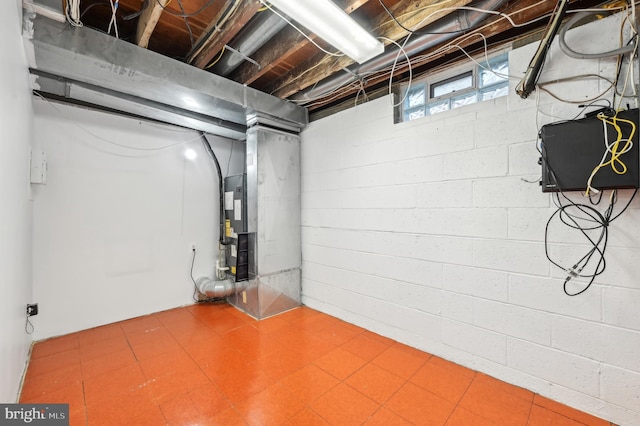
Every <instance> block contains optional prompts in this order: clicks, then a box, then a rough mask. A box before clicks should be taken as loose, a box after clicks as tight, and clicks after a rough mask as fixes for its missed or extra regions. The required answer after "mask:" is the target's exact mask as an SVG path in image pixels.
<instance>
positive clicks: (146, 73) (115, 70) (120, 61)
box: [24, 0, 308, 140]
mask: <svg viewBox="0 0 640 426" xmlns="http://www.w3.org/2000/svg"><path fill="white" fill-rule="evenodd" d="M41 1H46V0H36V1H35V2H34V4H40V2H41ZM24 36H25V45H26V50H27V52H29V54H28V56H29V65H30V68H31V74H32V75H33V76H34V83H33V86H34V89H35V90H40V91H41V93H43V94H44V95H47V94H49V93H51V94H52V95H55V96H57V97H59V98H67V99H69V100H72V101H73V100H75V101H81V102H83V103H87V104H95V105H103V104H105V106H108V107H109V108H111V109H113V110H118V111H122V112H125V113H130V114H135V115H140V116H143V117H148V118H151V119H154V120H160V121H166V122H169V123H174V124H175V123H179V122H180V119H181V117H187V118H188V123H185V124H182V125H184V126H186V127H191V128H194V129H196V130H202V131H205V132H208V133H211V134H216V135H220V136H224V137H230V138H233V139H238V140H242V139H244V136H245V135H244V133H245V130H246V125H247V117H248V116H250V115H252V114H262V115H265V116H270V117H273V118H274V119H276V120H279V121H282V122H286V123H289V124H290V125H291V126H293V127H297V128H298V129H302V128H304V126H305V125H306V124H307V123H308V114H307V110H306V109H305V108H302V107H299V106H297V105H295V104H294V103H292V102H288V101H285V100H282V99H279V98H276V97H275V96H271V95H269V94H266V93H263V92H260V91H258V90H255V89H252V88H251V87H248V86H245V85H242V84H239V83H236V82H234V81H231V80H228V79H225V78H223V77H220V76H218V75H215V74H212V73H210V72H207V71H203V70H200V69H198V68H195V67H193V66H191V65H188V64H185V63H182V62H179V61H176V60H173V59H171V58H167V57H165V56H162V55H160V54H158V53H155V52H152V51H149V50H147V49H143V48H141V47H139V46H137V45H134V44H131V43H127V42H126V41H123V40H118V39H116V38H114V37H111V36H109V35H107V34H103V33H100V32H98V31H95V30H92V29H90V28H86V27H78V28H73V27H69V25H68V24H66V23H61V22H56V21H54V20H51V19H48V18H45V17H43V16H35V15H34V14H33V13H27V14H25V22H24ZM49 90H52V91H49Z"/></svg>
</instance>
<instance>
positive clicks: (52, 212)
mask: <svg viewBox="0 0 640 426" xmlns="http://www.w3.org/2000/svg"><path fill="white" fill-rule="evenodd" d="M34 105H35V106H34V108H35V140H36V144H37V145H38V147H40V148H42V149H43V150H44V151H45V153H46V155H47V161H48V174H47V184H46V185H42V186H38V187H37V188H36V190H35V193H34V195H35V197H34V261H33V274H34V276H33V280H34V298H35V300H37V301H38V302H39V304H40V305H39V306H40V314H39V315H38V317H37V318H36V321H34V323H35V326H36V333H35V338H36V339H42V338H46V337H50V336H55V335H60V334H65V333H69V332H73V331H76V330H82V329H87V328H91V327H94V326H98V325H102V324H106V323H111V322H115V321H119V320H123V319H126V318H131V317H135V316H139V315H145V314H149V313H152V312H157V311H161V310H164V309H169V308H173V307H176V306H181V305H185V304H188V303H192V293H193V284H192V282H191V279H190V277H189V268H190V265H191V253H192V252H191V243H192V242H195V243H196V247H197V258H196V264H195V271H194V276H195V277H196V278H197V277H198V276H201V275H208V276H210V277H212V276H213V269H214V266H215V256H217V246H218V244H217V240H218V232H219V226H218V223H219V222H218V178H217V174H216V171H215V166H214V164H213V161H212V160H211V159H210V158H209V157H208V156H207V153H206V151H205V150H204V147H203V145H202V143H201V140H200V138H199V136H198V134H197V133H196V132H193V131H186V130H184V129H180V128H176V127H171V126H164V125H159V124H154V123H150V122H146V121H139V120H135V119H132V118H127V117H122V116H117V115H112V114H107V113H103V112H97V111H93V110H87V109H84V108H78V107H73V106H67V105H62V104H58V103H50V102H47V101H43V100H40V99H38V100H36V101H35V102H34ZM209 140H210V141H211V143H212V146H213V148H214V151H215V152H216V154H217V155H218V158H219V160H220V163H221V166H222V169H223V174H225V175H226V174H227V166H228V164H230V168H231V174H237V173H241V172H242V170H243V167H244V143H241V142H235V143H234V142H232V141H230V140H226V139H222V138H217V137H213V136H210V137H209ZM116 144H120V145H124V146H126V147H122V146H117V145H116ZM232 145H233V157H232V158H231V160H230V154H231V146H232ZM166 146H170V148H167V149H157V148H162V147H166ZM127 147H136V148H139V149H138V150H136V149H130V148H127ZM187 148H191V149H193V150H195V151H196V152H197V154H198V157H197V158H196V159H195V160H194V161H189V160H187V159H186V158H185V157H184V155H183V154H184V151H185V149H187Z"/></svg>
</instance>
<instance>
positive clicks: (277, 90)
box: [61, 0, 611, 117]
mask: <svg viewBox="0 0 640 426" xmlns="http://www.w3.org/2000/svg"><path fill="white" fill-rule="evenodd" d="M334 2H335V3H336V4H337V5H338V6H339V7H341V8H342V9H343V10H345V11H346V12H347V13H349V14H350V15H351V16H352V17H353V18H354V19H355V20H356V21H357V22H358V23H360V24H361V25H362V26H363V27H364V28H365V29H367V30H368V31H369V32H370V33H371V34H372V35H374V36H375V37H378V38H379V40H381V41H382V42H383V43H384V44H385V45H386V46H387V51H388V52H392V53H387V54H388V55H389V54H393V57H394V59H395V57H396V54H395V52H397V50H395V49H397V47H396V46H395V45H394V42H397V43H402V42H403V41H404V39H405V38H406V37H407V35H408V34H409V31H408V30H410V31H413V32H414V34H412V38H415V37H418V36H419V35H424V33H428V32H437V33H438V34H432V35H431V39H432V40H431V41H430V43H427V44H424V46H421V47H419V48H417V49H414V50H412V51H411V52H407V55H408V56H409V60H410V63H411V68H412V73H413V75H414V76H415V75H416V74H424V73H426V72H428V71H429V70H430V69H432V68H434V67H437V66H442V64H447V63H453V62H455V61H457V60H465V59H464V58H465V56H464V54H463V53H462V52H461V51H460V49H458V48H456V49H448V50H442V49H441V48H442V47H443V46H446V45H447V44H452V43H455V44H456V45H458V46H459V47H460V48H463V49H465V50H467V51H468V52H469V53H474V52H476V53H477V52H480V51H481V50H482V49H483V48H484V43H483V42H482V39H481V38H480V37H463V36H465V35H469V34H473V33H474V32H479V33H481V34H482V35H483V36H484V37H486V39H487V41H488V45H489V46H499V45H501V44H504V43H508V42H510V41H513V40H515V39H518V38H521V37H523V36H526V35H528V34H531V33H534V32H540V30H541V29H543V28H544V27H545V26H546V25H547V23H548V21H549V16H550V14H551V13H552V12H553V9H554V7H555V5H556V2H555V1H549V0H511V1H508V0H505V1H494V2H488V1H487V0H475V1H472V0H411V1H409V0H334ZM67 3H68V4H67ZM488 3H493V4H494V5H493V7H489V6H486V5H487V4H488ZM607 3H611V2H602V1H594V0H575V1H572V2H570V5H569V8H568V9H569V11H571V10H576V9H585V8H592V7H599V6H602V5H605V4H607ZM269 6H270V5H269V4H268V3H263V2H261V1H260V0H82V1H80V0H66V1H65V3H64V5H63V6H62V7H63V10H62V11H61V12H66V14H67V17H68V18H69V21H70V22H71V23H72V24H73V25H83V26H85V27H89V28H93V29H95V30H97V31H101V32H104V33H108V34H109V35H110V36H113V37H118V38H120V39H122V40H124V41H127V42H129V43H133V44H137V45H139V46H141V47H145V48H147V49H149V50H151V51H154V52H157V53H160V54H162V55H164V56H167V57H169V58H172V59H174V60H176V61H181V62H185V63H188V64H190V65H192V66H194V67H197V68H200V69H204V70H206V71H208V72H211V73H214V74H217V75H220V76H223V77H226V78H228V79H230V80H233V81H236V82H238V83H242V84H246V85H248V86H249V87H252V88H254V89H257V90H260V91H262V92H265V93H269V94H273V95H275V96H277V97H279V98H282V99H291V100H293V101H295V102H297V103H299V104H301V105H303V106H307V107H308V108H309V110H310V112H311V113H312V117H313V114H327V113H329V112H331V111H335V110H338V109H340V108H341V105H353V100H354V98H355V96H356V93H358V92H360V93H361V90H363V89H364V90H365V92H367V93H373V92H376V91H378V92H382V91H383V88H386V87H388V84H389V78H390V71H391V67H390V66H389V64H388V63H382V62H380V64H379V65H378V66H377V67H374V66H369V67H368V68H367V72H366V73H359V71H358V67H355V66H354V61H353V60H352V59H351V58H349V57H347V56H335V55H331V54H328V53H326V52H325V51H328V52H330V53H332V52H335V49H334V48H332V47H331V46H329V45H328V44H326V43H324V42H323V41H322V40H321V39H319V38H317V37H316V36H315V35H314V34H311V33H309V32H308V31H307V30H305V29H304V28H303V27H301V30H302V32H304V34H302V33H301V32H299V31H298V30H296V29H295V28H294V27H293V26H292V25H290V23H288V22H286V21H284V20H283V19H282V18H281V17H280V16H277V15H276V14H275V13H274V11H273V10H272V9H271V8H270V7H269ZM483 6H486V7H488V8H489V9H491V10H489V11H488V12H487V13H486V14H484V15H482V16H481V18H482V19H479V20H478V21H477V22H475V21H473V20H472V19H471V18H470V16H471V14H472V13H475V14H476V15H477V14H478V13H479V11H477V10H475V9H471V8H476V7H477V8H480V9H482V8H483ZM490 6H491V5H490ZM496 12H500V14H497V13H496ZM513 24H516V26H514V25H513ZM523 24H524V25H523ZM443 28H444V30H443ZM432 52H441V53H437V54H433V55H430V54H429V53H432ZM336 53H339V52H336ZM383 55H384V54H383ZM402 58H404V56H402V55H401V60H399V62H398V64H397V65H396V67H395V68H394V76H393V81H403V80H406V79H407V78H408V73H409V64H408V63H407V61H406V60H405V59H402ZM375 60H376V58H374V59H373V60H371V61H369V62H372V63H373V62H374V61H375ZM356 65H357V64H356ZM366 65H367V64H364V66H366ZM345 75H346V78H345ZM323 111H324V112H323Z"/></svg>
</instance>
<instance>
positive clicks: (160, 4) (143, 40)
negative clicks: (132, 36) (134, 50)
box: [136, 0, 171, 49]
mask: <svg viewBox="0 0 640 426" xmlns="http://www.w3.org/2000/svg"><path fill="white" fill-rule="evenodd" d="M169 1H171V0H149V5H148V6H147V8H146V9H145V10H144V11H143V12H142V15H140V19H138V29H137V31H136V44H137V45H138V46H140V47H144V48H145V49H146V48H147V47H148V46H149V39H150V38H151V34H152V33H153V30H154V29H155V28H156V25H157V24H158V21H159V20H160V15H162V11H163V10H164V9H163V8H164V7H165V6H166V5H167V4H168V3H169Z"/></svg>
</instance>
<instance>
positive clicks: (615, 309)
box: [302, 16, 640, 424]
mask: <svg viewBox="0 0 640 426" xmlns="http://www.w3.org/2000/svg"><path fill="white" fill-rule="evenodd" d="M620 22H621V17H620V16H617V17H611V18H608V19H605V20H601V21H598V22H595V23H591V24H588V25H586V26H583V27H579V28H577V29H574V30H572V31H571V32H570V33H569V35H570V36H571V38H569V40H570V42H571V43H572V46H574V48H575V49H577V50H582V51H590V52H593V51H598V50H609V49H611V48H612V47H614V46H613V45H612V43H613V44H615V43H614V42H615V40H613V39H616V38H617V34H618V31H619V27H620ZM601 34H614V35H615V37H613V39H611V37H608V38H607V37H600V35H601ZM536 47H537V43H536V44H532V45H527V46H523V47H521V48H518V49H515V50H512V51H511V52H510V73H511V74H512V75H516V76H517V75H522V74H523V73H524V70H525V69H526V67H527V65H528V63H529V60H530V58H531V57H532V56H533V52H534V51H535V49H536ZM612 64H613V65H615V59H602V60H593V61H578V60H574V59H571V58H567V57H565V56H564V55H562V54H561V53H560V51H559V49H558V47H557V46H555V45H554V47H553V48H552V51H551V53H550V57H549V59H548V61H547V64H546V66H545V71H544V73H543V75H542V76H541V80H540V81H547V80H550V79H554V78H560V77H568V76H572V75H575V74H576V73H582V72H583V71H584V72H585V73H587V72H598V73H601V74H602V75H603V76H605V77H608V78H612V77H614V76H613V75H611V73H612V72H615V66H613V67H612ZM577 70H580V71H577ZM517 83H518V82H517V81H512V82H511V87H510V94H509V96H507V97H504V98H499V99H495V100H492V101H488V102H484V103H481V104H476V105H471V106H467V107H463V108H460V109H456V110H453V111H448V112H445V113H441V114H438V115H434V116H431V117H426V118H424V119H421V120H416V121H413V122H409V123H401V124H394V123H393V109H392V106H391V100H390V98H389V97H385V98H382V99H378V100H375V101H373V102H370V103H367V104H364V105H361V106H359V107H357V108H353V109H350V110H347V111H344V112H341V113H339V114H336V115H333V116H330V117H327V118H325V119H322V120H319V121H316V122H313V123H311V125H310V126H309V127H308V128H307V129H306V130H305V131H304V132H303V134H302V174H303V176H302V179H303V195H302V208H303V210H302V224H303V228H302V242H303V286H302V291H303V303H305V304H306V305H308V306H310V307H312V308H315V309H319V310H321V311H324V312H327V313H329V314H332V315H336V316H338V317H340V318H342V319H344V320H346V321H349V322H352V323H355V324H358V325H360V326H363V327H366V328H368V329H370V330H373V331H375V332H377V333H380V334H382V335H385V336H388V337H391V338H393V339H396V340H398V341H401V342H404V343H407V344H410V345H412V346H414V347H417V348H420V349H422V350H425V351H427V352H430V353H433V354H436V355H439V356H442V357H444V358H447V359H449V360H452V361H454V362H457V363H460V364H463V365H465V366H468V367H471V368H474V369H477V370H479V371H482V372H485V373H487V374H490V375H492V376H495V377H498V378H500V379H502V380H505V381H507V382H510V383H513V384H516V385H518V386H522V387H525V388H528V389H530V390H532V391H534V392H538V393H540V394H542V395H544V396H547V397H550V398H552V399H555V400H558V401H560V402H563V403H566V404H569V405H571V406H574V407H576V408H579V409H582V410H584V411H587V412H590V413H592V414H595V415H597V416H600V417H603V418H605V419H608V420H611V421H614V422H616V423H620V424H640V387H639V385H638V383H639V382H640V314H638V312H639V310H638V306H640V280H639V279H638V277H640V262H638V261H637V259H638V258H639V257H638V254H640V253H639V251H640V229H639V227H640V201H638V200H635V201H634V202H633V203H632V204H631V206H630V208H629V210H628V211H627V212H626V213H625V214H624V215H623V216H621V217H620V218H619V219H618V220H617V221H616V222H614V224H612V226H611V227H610V238H609V247H608V249H607V270H606V272H605V273H604V274H603V275H601V276H600V277H598V278H597V279H596V281H595V284H594V285H593V286H592V287H591V288H590V289H589V290H588V291H586V292H585V293H583V294H581V295H580V296H576V297H569V296H566V295H565V294H564V293H563V290H562V285H563V281H564V277H565V273H564V272H563V271H560V270H558V269H557V268H555V267H553V266H552V265H551V264H550V263H549V262H548V261H547V259H546V257H545V251H544V229H545V224H546V221H547V219H548V218H549V216H550V215H551V214H552V213H553V211H554V209H555V208H554V206H553V203H552V201H551V197H550V196H549V195H548V194H543V193H542V192H541V190H540V187H539V186H538V185H537V183H534V184H531V183H527V182H525V181H524V179H526V180H534V181H535V180H537V179H538V178H539V176H540V166H538V164H537V161H538V157H539V154H538V152H537V150H536V143H537V132H538V128H539V126H541V125H543V124H545V123H548V122H552V121H557V120H559V119H560V118H571V117H573V116H575V115H576V114H578V113H579V112H580V110H579V109H578V108H577V107H576V106H575V105H567V104H563V103H560V102H558V101H556V100H554V99H553V98H551V97H550V96H548V95H546V94H545V93H539V94H533V95H532V96H531V98H530V99H527V100H523V99H520V98H519V97H518V96H517V95H516V94H515V90H514V89H515V86H516V84H517ZM553 89H554V91H556V92H557V93H561V94H562V96H564V97H567V98H570V99H573V100H583V99H587V98H590V97H593V96H594V95H597V94H598V93H599V92H600V91H603V90H604V89H606V84H604V85H603V84H601V82H600V81H597V80H596V81H593V80H585V81H581V82H578V83H572V84H571V85H567V86H563V85H556V86H554V87H553ZM608 97H609V99H610V98H611V92H609V96H608ZM630 194H631V191H628V190H627V191H621V192H620V201H619V204H620V205H624V203H626V201H627V200H628V199H629V197H630ZM573 196H574V197H575V198H576V199H577V200H579V199H580V196H579V195H575V194H574V195H573ZM639 198H640V197H639ZM604 204H606V203H603V207H602V208H603V209H604ZM552 231H553V232H552V233H551V235H550V246H551V252H552V254H553V255H554V256H557V257H558V258H561V259H570V258H571V256H575V255H576V254H577V253H584V251H585V249H586V247H587V246H586V245H585V243H584V240H583V239H581V238H580V237H579V236H576V234H574V233H573V232H569V231H568V230H566V229H562V228H560V227H554V228H553V230H552Z"/></svg>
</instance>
